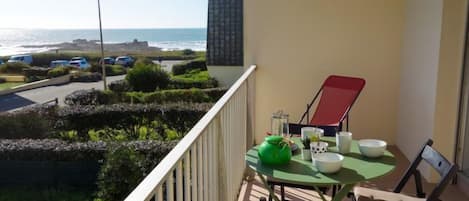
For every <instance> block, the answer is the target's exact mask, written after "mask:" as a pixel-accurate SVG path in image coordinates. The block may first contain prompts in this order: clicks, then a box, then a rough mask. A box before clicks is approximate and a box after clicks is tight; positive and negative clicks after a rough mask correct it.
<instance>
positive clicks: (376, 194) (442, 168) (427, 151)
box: [352, 139, 458, 201]
mask: <svg viewBox="0 0 469 201" xmlns="http://www.w3.org/2000/svg"><path fill="white" fill-rule="evenodd" d="M432 144H433V141H432V140H431V139H430V140H428V141H427V143H425V145H424V146H423V148H422V149H421V151H420V152H419V154H418V155H417V156H416V157H415V159H414V161H413V162H412V164H410V166H409V168H408V169H407V171H406V172H405V174H404V176H403V177H402V178H401V180H400V181H399V183H398V184H397V186H396V187H395V188H394V191H393V192H387V191H381V190H376V189H370V188H364V187H356V188H355V189H354V196H352V200H354V201H356V200H357V198H359V197H370V198H372V199H377V200H387V201H424V200H426V201H439V197H440V195H441V194H442V193H443V191H444V189H445V188H446V186H447V185H448V183H449V182H450V181H451V179H452V178H453V177H454V175H456V172H457V170H458V167H457V165H456V164H453V163H451V162H449V161H448V160H447V159H446V158H445V157H444V156H443V155H441V154H440V153H439V152H438V151H436V150H435V149H433V148H432V147H431V146H432ZM422 160H423V161H425V162H427V163H428V164H429V165H430V166H431V167H433V168H434V169H435V170H436V171H437V172H438V173H439V174H440V181H439V182H438V184H437V185H436V187H435V188H434V189H433V190H432V191H431V193H430V194H429V195H428V197H426V196H425V193H424V192H423V187H422V181H421V176H420V172H419V171H418V170H417V166H418V165H419V164H420V162H421V161H422ZM412 175H414V178H415V185H416V197H411V196H407V195H404V194H401V193H400V192H401V191H402V189H403V188H404V186H405V184H406V183H407V181H409V179H410V177H411V176H412Z"/></svg>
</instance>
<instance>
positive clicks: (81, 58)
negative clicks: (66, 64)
mask: <svg viewBox="0 0 469 201" xmlns="http://www.w3.org/2000/svg"><path fill="white" fill-rule="evenodd" d="M70 61H84V62H86V63H88V61H87V60H86V58H85V57H73V58H72V59H70Z"/></svg>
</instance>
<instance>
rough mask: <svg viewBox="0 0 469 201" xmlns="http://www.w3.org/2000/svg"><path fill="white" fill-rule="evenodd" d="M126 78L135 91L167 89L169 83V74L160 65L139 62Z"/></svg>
mask: <svg viewBox="0 0 469 201" xmlns="http://www.w3.org/2000/svg"><path fill="white" fill-rule="evenodd" d="M125 79H126V80H127V81H128V82H129V85H130V86H131V87H132V89H133V90H134V91H143V92H151V91H155V90H157V89H165V88H167V87H168V84H169V81H170V79H169V75H168V73H166V71H164V70H162V69H161V68H160V66H159V65H156V64H151V65H145V64H142V63H138V64H136V65H135V67H134V69H132V70H131V71H129V72H128V73H127V76H126V77H125Z"/></svg>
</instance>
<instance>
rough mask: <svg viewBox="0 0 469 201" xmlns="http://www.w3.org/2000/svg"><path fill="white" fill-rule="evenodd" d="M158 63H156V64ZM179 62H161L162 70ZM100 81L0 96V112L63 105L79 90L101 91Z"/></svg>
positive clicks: (118, 77)
mask: <svg viewBox="0 0 469 201" xmlns="http://www.w3.org/2000/svg"><path fill="white" fill-rule="evenodd" d="M156 63H158V62H156ZM177 63H181V61H163V62H162V68H163V69H164V70H167V71H170V70H171V69H172V67H173V65H174V64H177ZM124 77H125V75H120V76H112V77H107V82H108V84H109V83H111V82H112V81H115V80H122V79H124ZM103 87H104V85H103V82H102V81H99V82H91V83H79V82H72V83H69V84H65V85H59V86H48V87H42V88H37V89H32V90H27V91H22V92H18V93H15V94H10V95H5V96H0V112H4V111H11V110H16V109H19V108H22V107H25V106H29V105H34V104H38V103H44V102H47V101H50V100H53V99H55V98H58V99H59V104H60V105H64V99H65V96H67V95H68V94H70V93H72V92H74V91H76V90H80V89H93V88H94V89H103Z"/></svg>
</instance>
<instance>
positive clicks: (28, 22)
mask: <svg viewBox="0 0 469 201" xmlns="http://www.w3.org/2000/svg"><path fill="white" fill-rule="evenodd" d="M207 2H208V0H101V12H102V20H103V28H188V27H191V28H195V27H197V28H202V27H206V26H207V4H208V3H207ZM98 26H99V24H98V9H97V0H14V1H13V0H11V1H2V3H1V4H0V28H42V29H83V28H98Z"/></svg>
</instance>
